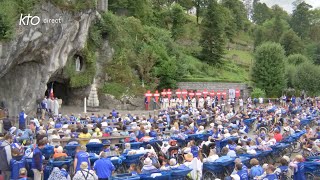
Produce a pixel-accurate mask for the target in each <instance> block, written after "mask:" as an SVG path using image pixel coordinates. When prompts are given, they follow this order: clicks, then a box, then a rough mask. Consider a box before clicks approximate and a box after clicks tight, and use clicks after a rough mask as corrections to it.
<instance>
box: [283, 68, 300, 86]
mask: <svg viewBox="0 0 320 180" xmlns="http://www.w3.org/2000/svg"><path fill="white" fill-rule="evenodd" d="M296 72H297V66H295V65H293V64H287V65H286V72H285V77H286V82H287V88H294V87H295V86H294V79H295V75H296Z"/></svg>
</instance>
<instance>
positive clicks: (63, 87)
mask: <svg viewBox="0 0 320 180" xmlns="http://www.w3.org/2000/svg"><path fill="white" fill-rule="evenodd" d="M52 87H53V94H54V97H55V98H58V99H62V104H63V105H68V100H69V98H68V97H69V94H70V89H69V85H68V83H64V82H59V81H49V83H48V84H47V90H46V92H45V96H47V97H49V96H50V91H51V88H52Z"/></svg>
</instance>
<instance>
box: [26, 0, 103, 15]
mask: <svg viewBox="0 0 320 180" xmlns="http://www.w3.org/2000/svg"><path fill="white" fill-rule="evenodd" d="M21 1H23V0H21ZM50 1H51V2H52V3H53V4H55V5H56V6H58V7H60V8H61V9H65V10H68V11H73V12H79V11H82V10H86V9H91V8H95V7H96V5H97V1H96V0H90V1H87V0H77V1H65V0H50Z"/></svg>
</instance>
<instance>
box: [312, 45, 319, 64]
mask: <svg viewBox="0 0 320 180" xmlns="http://www.w3.org/2000/svg"><path fill="white" fill-rule="evenodd" d="M313 59H314V60H313V61H314V63H315V64H317V65H320V43H318V44H317V48H316V51H315V53H314V57H313Z"/></svg>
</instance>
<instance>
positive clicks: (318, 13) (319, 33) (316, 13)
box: [309, 9, 320, 42]
mask: <svg viewBox="0 0 320 180" xmlns="http://www.w3.org/2000/svg"><path fill="white" fill-rule="evenodd" d="M310 25H311V27H310V35H309V37H310V39H311V40H312V41H314V42H319V41H320V9H313V10H311V11H310Z"/></svg>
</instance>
